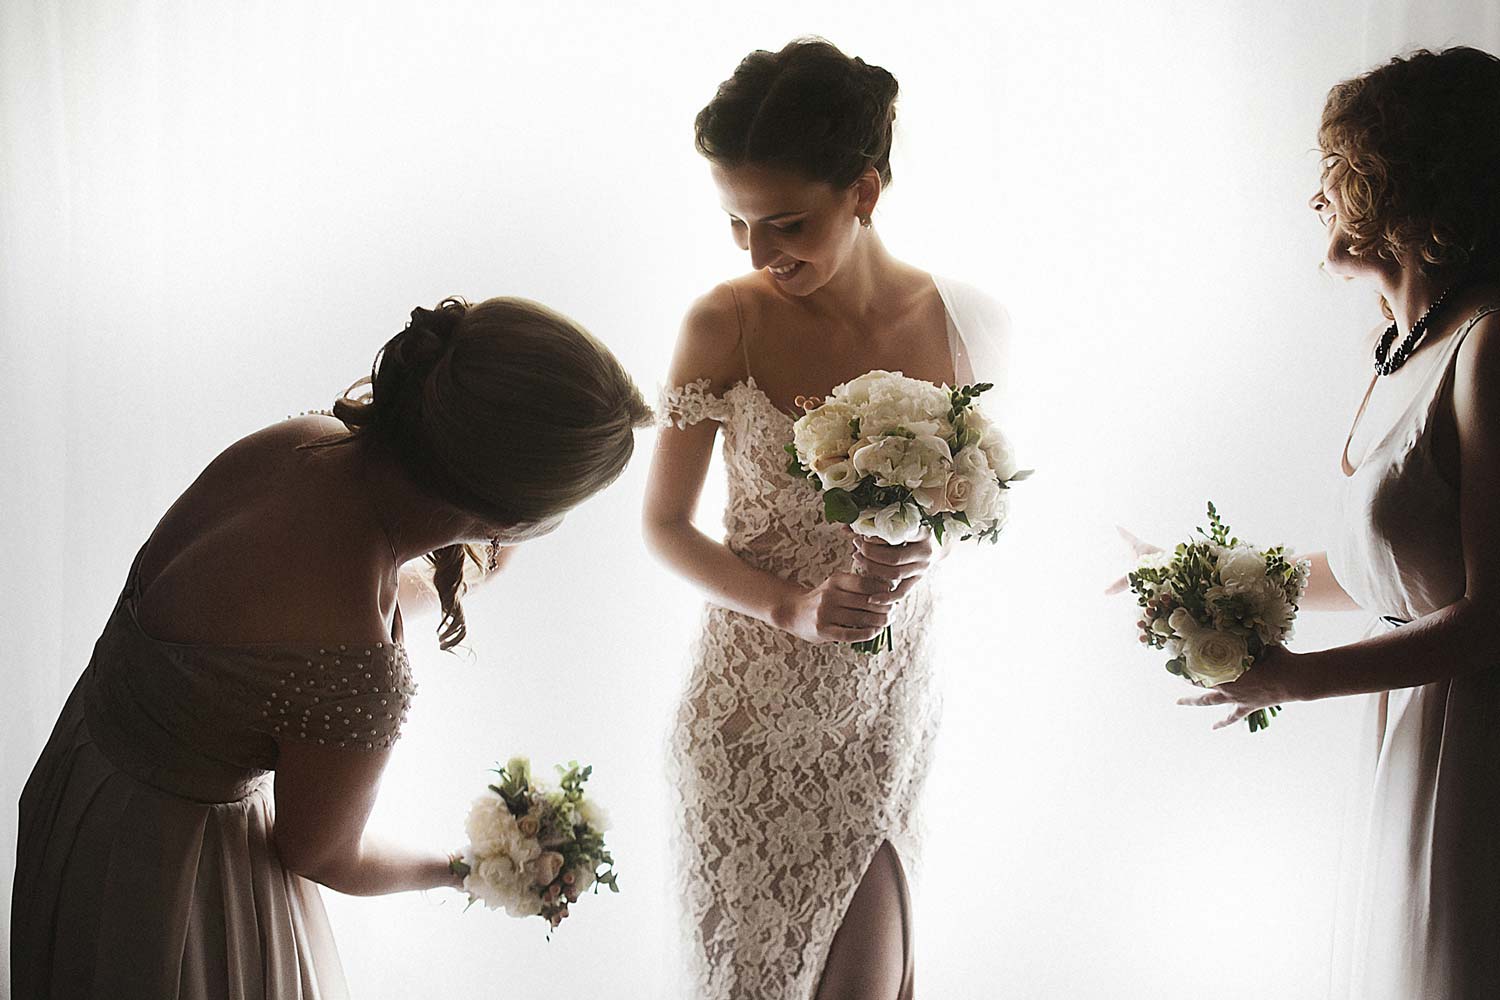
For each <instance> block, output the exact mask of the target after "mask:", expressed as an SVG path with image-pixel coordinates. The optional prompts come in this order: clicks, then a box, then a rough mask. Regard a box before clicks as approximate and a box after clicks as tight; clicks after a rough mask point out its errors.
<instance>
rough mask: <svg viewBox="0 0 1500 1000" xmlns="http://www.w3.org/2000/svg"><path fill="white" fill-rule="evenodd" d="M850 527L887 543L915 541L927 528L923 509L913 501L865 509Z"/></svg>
mask: <svg viewBox="0 0 1500 1000" xmlns="http://www.w3.org/2000/svg"><path fill="white" fill-rule="evenodd" d="M850 527H852V528H853V529H854V531H855V533H856V534H860V535H864V536H865V537H867V538H878V539H880V540H881V541H882V542H885V543H886V544H887V545H905V544H906V543H907V542H915V541H916V540H917V539H919V538H921V537H922V532H924V531H926V530H927V526H926V525H925V524H924V523H923V522H922V511H921V509H920V508H919V507H917V505H916V504H913V503H893V504H891V505H890V506H889V507H882V508H881V509H880V510H869V511H865V512H864V513H863V514H861V515H860V516H859V517H858V518H856V519H855V521H854V523H853V524H852V525H850Z"/></svg>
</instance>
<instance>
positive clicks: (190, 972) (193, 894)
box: [11, 684, 348, 1000]
mask: <svg viewBox="0 0 1500 1000" xmlns="http://www.w3.org/2000/svg"><path fill="white" fill-rule="evenodd" d="M82 688H83V685H82V684H80V686H79V689H78V690H75V692H74V694H73V697H72V698H70V699H69V701H68V704H67V706H66V707H65V708H64V709H63V712H62V715H61V717H60V718H59V719H58V722H57V726H56V728H55V729H54V731H53V734H52V738H51V740H50V741H49V742H48V744H47V747H46V749H45V750H44V751H43V752H42V755H41V757H40V759H39V760H38V761H37V764H36V767H35V769H34V770H33V771H32V774H31V778H30V780H29V781H28V782H27V784H26V789H25V791H24V792H23V793H22V796H21V804H20V812H21V815H20V820H21V822H20V837H19V841H18V846H17V852H16V879H15V892H14V898H13V901H12V911H11V917H12V926H11V990H12V997H13V1000H74V998H98V1000H170V998H174V997H175V998H182V1000H189V998H193V1000H196V998H208V1000H249V998H269V997H275V998H287V1000H294V998H296V1000H339V998H344V997H347V996H348V991H347V988H346V986H345V982H344V974H343V969H342V967H341V966H340V964H339V958H338V951H337V949H336V948H335V946H334V941H333V935H332V933H331V930H330V928H329V924H328V918H327V915H326V913H325V912H324V909H323V902H322V899H321V898H320V897H319V895H318V887H317V886H316V885H315V884H313V883H312V882H309V881H307V880H306V879H304V878H301V877H300V876H298V875H294V874H291V873H290V872H288V871H287V870H286V869H285V868H283V867H282V865H281V862H280V861H279V860H278V858H277V856H276V852H275V848H274V847H273V846H272V844H271V840H270V833H271V817H272V803H271V798H270V784H269V781H268V780H265V779H255V780H251V781H249V782H247V786H248V787H247V789H246V790H245V792H244V794H243V795H241V796H240V797H237V798H235V799H234V800H233V801H198V800H195V799H193V798H191V797H189V796H185V795H182V794H174V792H169V791H166V790H163V789H161V788H158V787H155V786H153V785H151V784H149V783H147V782H145V781H142V780H140V779H138V778H136V777H133V776H132V775H130V774H127V773H126V772H124V771H122V770H120V769H119V768H117V767H116V766H115V765H114V764H112V763H111V762H110V761H109V760H108V759H107V758H106V757H105V756H104V753H103V752H102V751H101V749H100V747H99V745H98V744H97V743H96V741H95V740H94V738H93V737H92V736H91V735H90V733H89V727H88V724H87V722H86V721H85V718H84V712H83V698H82V697H81V692H82ZM177 791H182V790H180V789H179V790H177ZM206 797H214V795H213V793H212V792H210V794H209V795H208V796H206Z"/></svg>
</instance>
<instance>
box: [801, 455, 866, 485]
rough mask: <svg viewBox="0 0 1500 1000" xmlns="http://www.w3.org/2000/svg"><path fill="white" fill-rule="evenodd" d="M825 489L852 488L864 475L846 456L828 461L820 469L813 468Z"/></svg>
mask: <svg viewBox="0 0 1500 1000" xmlns="http://www.w3.org/2000/svg"><path fill="white" fill-rule="evenodd" d="M813 471H814V472H816V473H817V474H818V479H819V481H821V482H822V484H823V488H824V489H825V490H852V489H854V487H856V486H858V485H859V481H860V480H861V479H863V478H864V477H863V476H861V475H860V474H859V471H858V470H856V469H855V468H854V463H853V462H851V461H849V460H848V459H847V458H845V459H839V460H836V461H832V462H830V463H829V464H828V465H826V466H824V467H823V468H821V469H814V470H813Z"/></svg>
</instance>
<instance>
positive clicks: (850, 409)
mask: <svg viewBox="0 0 1500 1000" xmlns="http://www.w3.org/2000/svg"><path fill="white" fill-rule="evenodd" d="M993 388H994V386H993V385H992V384H990V383H988V382H981V383H979V384H978V385H966V386H962V387H960V388H957V389H954V388H950V387H948V386H939V385H934V384H933V383H931V382H923V381H921V380H920V379H914V378H907V377H906V376H904V375H902V374H901V373H900V372H888V371H873V372H869V373H868V374H865V375H861V376H859V378H856V379H854V380H853V381H850V382H845V383H844V384H843V385H840V386H838V387H837V388H835V389H834V390H833V393H832V395H830V396H829V397H828V398H827V399H825V400H821V401H820V400H816V399H814V400H798V403H799V405H801V406H802V407H803V408H804V409H805V410H806V411H807V412H806V413H804V414H803V415H802V416H801V417H800V418H799V419H798V420H797V422H796V424H795V425H794V426H793V428H792V443H791V444H788V445H787V446H786V450H787V453H788V454H789V455H790V456H791V461H790V462H789V463H788V465H787V471H788V472H790V473H791V474H792V475H794V476H799V477H805V478H806V479H807V480H808V481H809V482H810V483H812V485H813V486H814V487H815V488H816V489H817V490H819V491H820V492H821V493H822V502H823V517H824V518H825V519H826V520H827V521H829V522H831V523H839V524H847V525H849V526H850V527H851V528H853V529H854V531H855V532H857V533H858V534H861V535H865V536H867V537H872V538H879V539H880V540H882V541H884V542H887V543H889V544H891V545H902V544H905V543H907V542H912V541H916V540H917V539H918V538H920V537H922V535H923V533H924V532H927V531H931V532H932V535H933V537H934V538H935V539H937V541H938V542H939V543H941V542H942V541H943V538H944V537H945V535H946V534H948V533H949V532H953V531H961V532H963V534H962V535H961V536H960V537H961V538H962V539H964V540H967V539H970V538H976V539H978V540H980V541H985V540H988V541H991V542H993V541H995V540H996V539H997V538H998V537H999V535H1000V531H1001V529H1002V528H1004V527H1005V522H1006V515H1007V509H1008V506H1009V505H1008V502H1007V500H1008V498H1007V496H1006V491H1007V490H1008V489H1009V488H1010V484H1011V483H1015V482H1019V481H1020V480H1023V479H1025V478H1026V477H1028V476H1030V475H1031V471H1030V470H1024V469H1019V468H1017V466H1016V459H1015V455H1014V453H1013V451H1012V450H1011V447H1010V444H1009V442H1007V441H1006V439H1005V436H1004V435H1003V434H1001V433H1000V429H999V428H998V427H996V426H995V425H994V424H993V423H991V422H990V421H989V419H988V418H986V417H985V415H984V413H983V412H982V411H981V410H980V409H979V407H978V406H976V405H975V400H976V399H977V398H978V397H979V395H980V394H981V393H983V392H987V391H988V390H990V389H993ZM890 644H891V634H890V629H889V628H887V629H886V631H885V632H884V633H883V634H882V635H880V636H877V637H876V638H874V639H871V640H869V641H868V642H859V643H855V644H854V645H855V648H856V649H859V650H861V651H863V652H867V653H878V652H880V651H881V650H882V649H884V648H887V647H888V646H889V645H890Z"/></svg>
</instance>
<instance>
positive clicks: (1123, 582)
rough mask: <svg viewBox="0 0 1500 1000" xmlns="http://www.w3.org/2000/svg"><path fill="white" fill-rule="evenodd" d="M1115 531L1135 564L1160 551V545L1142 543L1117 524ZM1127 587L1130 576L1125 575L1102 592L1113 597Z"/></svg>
mask: <svg viewBox="0 0 1500 1000" xmlns="http://www.w3.org/2000/svg"><path fill="white" fill-rule="evenodd" d="M1115 530H1116V531H1118V532H1119V533H1120V537H1121V538H1122V539H1124V540H1125V544H1126V545H1128V546H1130V551H1131V553H1132V555H1134V556H1135V562H1136V563H1139V562H1140V561H1141V559H1142V558H1143V557H1145V556H1149V555H1151V554H1153V553H1156V552H1161V551H1162V547H1161V546H1160V545H1152V544H1151V543H1150V542H1143V541H1141V540H1140V539H1139V538H1137V537H1135V536H1134V535H1132V534H1131V533H1130V532H1128V531H1126V530H1125V529H1124V528H1122V527H1120V526H1119V525H1118V524H1117V525H1115ZM1131 568H1132V569H1134V566H1132V567H1131ZM1129 587H1130V576H1129V575H1128V574H1127V575H1125V576H1122V577H1120V578H1119V579H1118V580H1116V581H1115V582H1114V583H1112V584H1110V585H1109V586H1108V587H1106V588H1104V592H1105V593H1106V594H1111V595H1113V594H1118V593H1121V592H1123V591H1124V590H1126V589H1128V588H1129Z"/></svg>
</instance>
